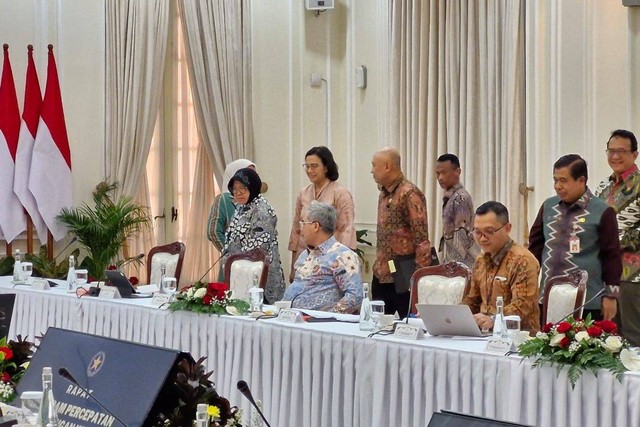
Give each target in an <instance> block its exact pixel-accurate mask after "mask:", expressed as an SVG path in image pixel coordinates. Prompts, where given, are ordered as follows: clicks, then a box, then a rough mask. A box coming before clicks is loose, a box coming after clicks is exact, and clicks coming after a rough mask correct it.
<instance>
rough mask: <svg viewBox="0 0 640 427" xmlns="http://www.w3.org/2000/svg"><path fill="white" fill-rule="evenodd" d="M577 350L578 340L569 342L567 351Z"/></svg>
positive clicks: (578, 346) (578, 347)
mask: <svg viewBox="0 0 640 427" xmlns="http://www.w3.org/2000/svg"><path fill="white" fill-rule="evenodd" d="M578 350H580V343H579V342H577V341H573V342H572V343H571V344H569V351H570V352H571V353H575V352H576V351H578Z"/></svg>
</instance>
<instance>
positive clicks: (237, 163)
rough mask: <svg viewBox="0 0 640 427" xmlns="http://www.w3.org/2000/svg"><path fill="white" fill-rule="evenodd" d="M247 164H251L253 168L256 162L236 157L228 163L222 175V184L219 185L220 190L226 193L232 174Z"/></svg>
mask: <svg viewBox="0 0 640 427" xmlns="http://www.w3.org/2000/svg"><path fill="white" fill-rule="evenodd" d="M249 166H253V167H254V168H255V167H256V164H255V163H253V162H252V161H251V160H247V159H238V160H234V161H233V162H231V163H229V164H228V165H227V167H226V168H225V169H224V175H222V186H221V187H220V189H221V190H222V192H223V193H228V192H229V188H228V187H229V181H231V178H233V175H235V174H236V172H238V171H239V170H240V169H244V168H248V167H249Z"/></svg>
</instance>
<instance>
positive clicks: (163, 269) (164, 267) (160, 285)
mask: <svg viewBox="0 0 640 427" xmlns="http://www.w3.org/2000/svg"><path fill="white" fill-rule="evenodd" d="M166 275H167V265H166V264H164V263H162V264H160V283H158V293H159V294H166V293H167V292H166V291H165V290H164V278H165V276H166Z"/></svg>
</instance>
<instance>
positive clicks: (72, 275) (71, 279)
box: [67, 255, 78, 292]
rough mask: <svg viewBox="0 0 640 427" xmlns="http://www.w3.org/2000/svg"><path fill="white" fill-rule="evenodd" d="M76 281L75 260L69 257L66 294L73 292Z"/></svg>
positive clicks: (71, 256)
mask: <svg viewBox="0 0 640 427" xmlns="http://www.w3.org/2000/svg"><path fill="white" fill-rule="evenodd" d="M77 281H78V276H76V259H75V257H74V256H73V255H69V271H67V292H75V291H76V286H77V283H76V282H77Z"/></svg>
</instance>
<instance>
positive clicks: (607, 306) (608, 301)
mask: <svg viewBox="0 0 640 427" xmlns="http://www.w3.org/2000/svg"><path fill="white" fill-rule="evenodd" d="M617 312H618V300H617V299H615V298H609V297H603V298H602V318H603V319H604V320H612V319H613V318H614V317H615V316H616V313H617Z"/></svg>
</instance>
